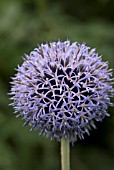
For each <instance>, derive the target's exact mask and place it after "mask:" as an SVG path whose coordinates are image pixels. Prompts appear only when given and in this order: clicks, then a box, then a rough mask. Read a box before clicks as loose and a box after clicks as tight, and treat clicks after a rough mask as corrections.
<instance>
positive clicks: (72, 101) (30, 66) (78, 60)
mask: <svg viewBox="0 0 114 170" xmlns="http://www.w3.org/2000/svg"><path fill="white" fill-rule="evenodd" d="M111 76H112V69H108V63H107V62H103V61H102V57H101V56H99V55H98V54H97V53H96V52H95V49H91V50H90V48H89V47H87V46H86V45H85V44H84V43H83V44H81V45H80V44H78V43H72V44H70V41H65V42H61V41H58V42H57V43H56V42H51V43H47V44H41V45H39V46H38V48H35V49H34V51H33V52H31V53H30V55H29V56H28V55H25V57H24V62H23V64H22V65H21V66H18V69H17V74H16V75H15V77H14V78H12V79H13V81H12V88H11V93H10V94H11V95H12V97H11V99H12V100H13V103H12V105H13V107H14V109H15V112H19V115H18V116H22V117H23V119H24V120H25V123H24V125H25V124H29V125H30V126H31V130H32V129H34V128H35V129H36V128H38V129H39V134H43V133H44V134H46V136H47V137H50V138H51V139H53V138H56V139H57V140H58V141H60V139H61V138H62V137H63V136H64V137H65V138H66V139H67V138H68V137H69V139H70V141H71V142H74V141H76V140H77V137H79V138H81V139H82V138H84V134H85V133H87V134H89V130H90V129H91V127H94V128H95V122H96V121H102V120H103V119H104V117H105V116H109V114H108V113H107V108H108V105H111V106H113V104H112V103H111V102H110V98H111V97H113V96H114V89H113V87H112V84H113V80H114V79H112V78H111Z"/></svg>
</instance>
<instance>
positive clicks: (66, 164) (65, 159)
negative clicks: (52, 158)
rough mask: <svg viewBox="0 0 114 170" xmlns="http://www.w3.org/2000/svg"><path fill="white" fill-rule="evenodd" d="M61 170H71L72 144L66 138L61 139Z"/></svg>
mask: <svg viewBox="0 0 114 170" xmlns="http://www.w3.org/2000/svg"><path fill="white" fill-rule="evenodd" d="M61 170H70V144H69V140H68V139H67V140H66V139H65V138H64V137H63V138H62V139H61Z"/></svg>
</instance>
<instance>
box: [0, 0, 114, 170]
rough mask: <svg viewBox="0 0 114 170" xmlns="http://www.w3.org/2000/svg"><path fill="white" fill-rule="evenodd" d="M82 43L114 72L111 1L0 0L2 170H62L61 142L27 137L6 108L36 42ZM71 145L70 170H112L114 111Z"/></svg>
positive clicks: (34, 135)
mask: <svg viewBox="0 0 114 170" xmlns="http://www.w3.org/2000/svg"><path fill="white" fill-rule="evenodd" d="M58 38H60V39H61V40H63V41H64V40H66V39H67V38H68V39H70V40H71V42H73V41H77V42H79V43H82V42H86V43H87V45H88V46H90V47H96V48H97V52H98V53H99V54H100V55H101V54H103V59H104V60H105V61H107V60H108V61H109V66H110V67H112V68H113V67H114V1H113V0H0V170H60V149H59V148H60V143H57V142H56V141H52V142H50V140H49V139H45V137H39V136H38V132H37V131H33V132H32V133H30V132H29V127H23V126H22V124H23V122H22V120H20V119H16V118H15V115H13V109H12V108H11V107H9V106H8V104H9V102H10V101H9V99H8V95H7V93H8V92H9V90H10V84H9V81H11V79H10V77H12V76H13V75H14V74H15V70H14V68H16V67H17V65H18V64H21V63H22V62H23V61H22V56H23V55H24V53H26V54H29V53H30V51H31V50H33V49H34V48H35V47H37V44H38V43H42V42H43V43H45V42H46V41H57V40H58ZM109 112H110V113H111V117H110V118H106V119H105V120H104V121H103V122H102V123H99V124H98V125H97V130H92V131H91V135H90V136H89V137H88V136H85V140H83V141H77V142H76V143H75V144H74V146H73V147H72V146H71V170H90V169H92V170H96V169H97V170H114V114H113V113H114V110H113V108H109Z"/></svg>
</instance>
